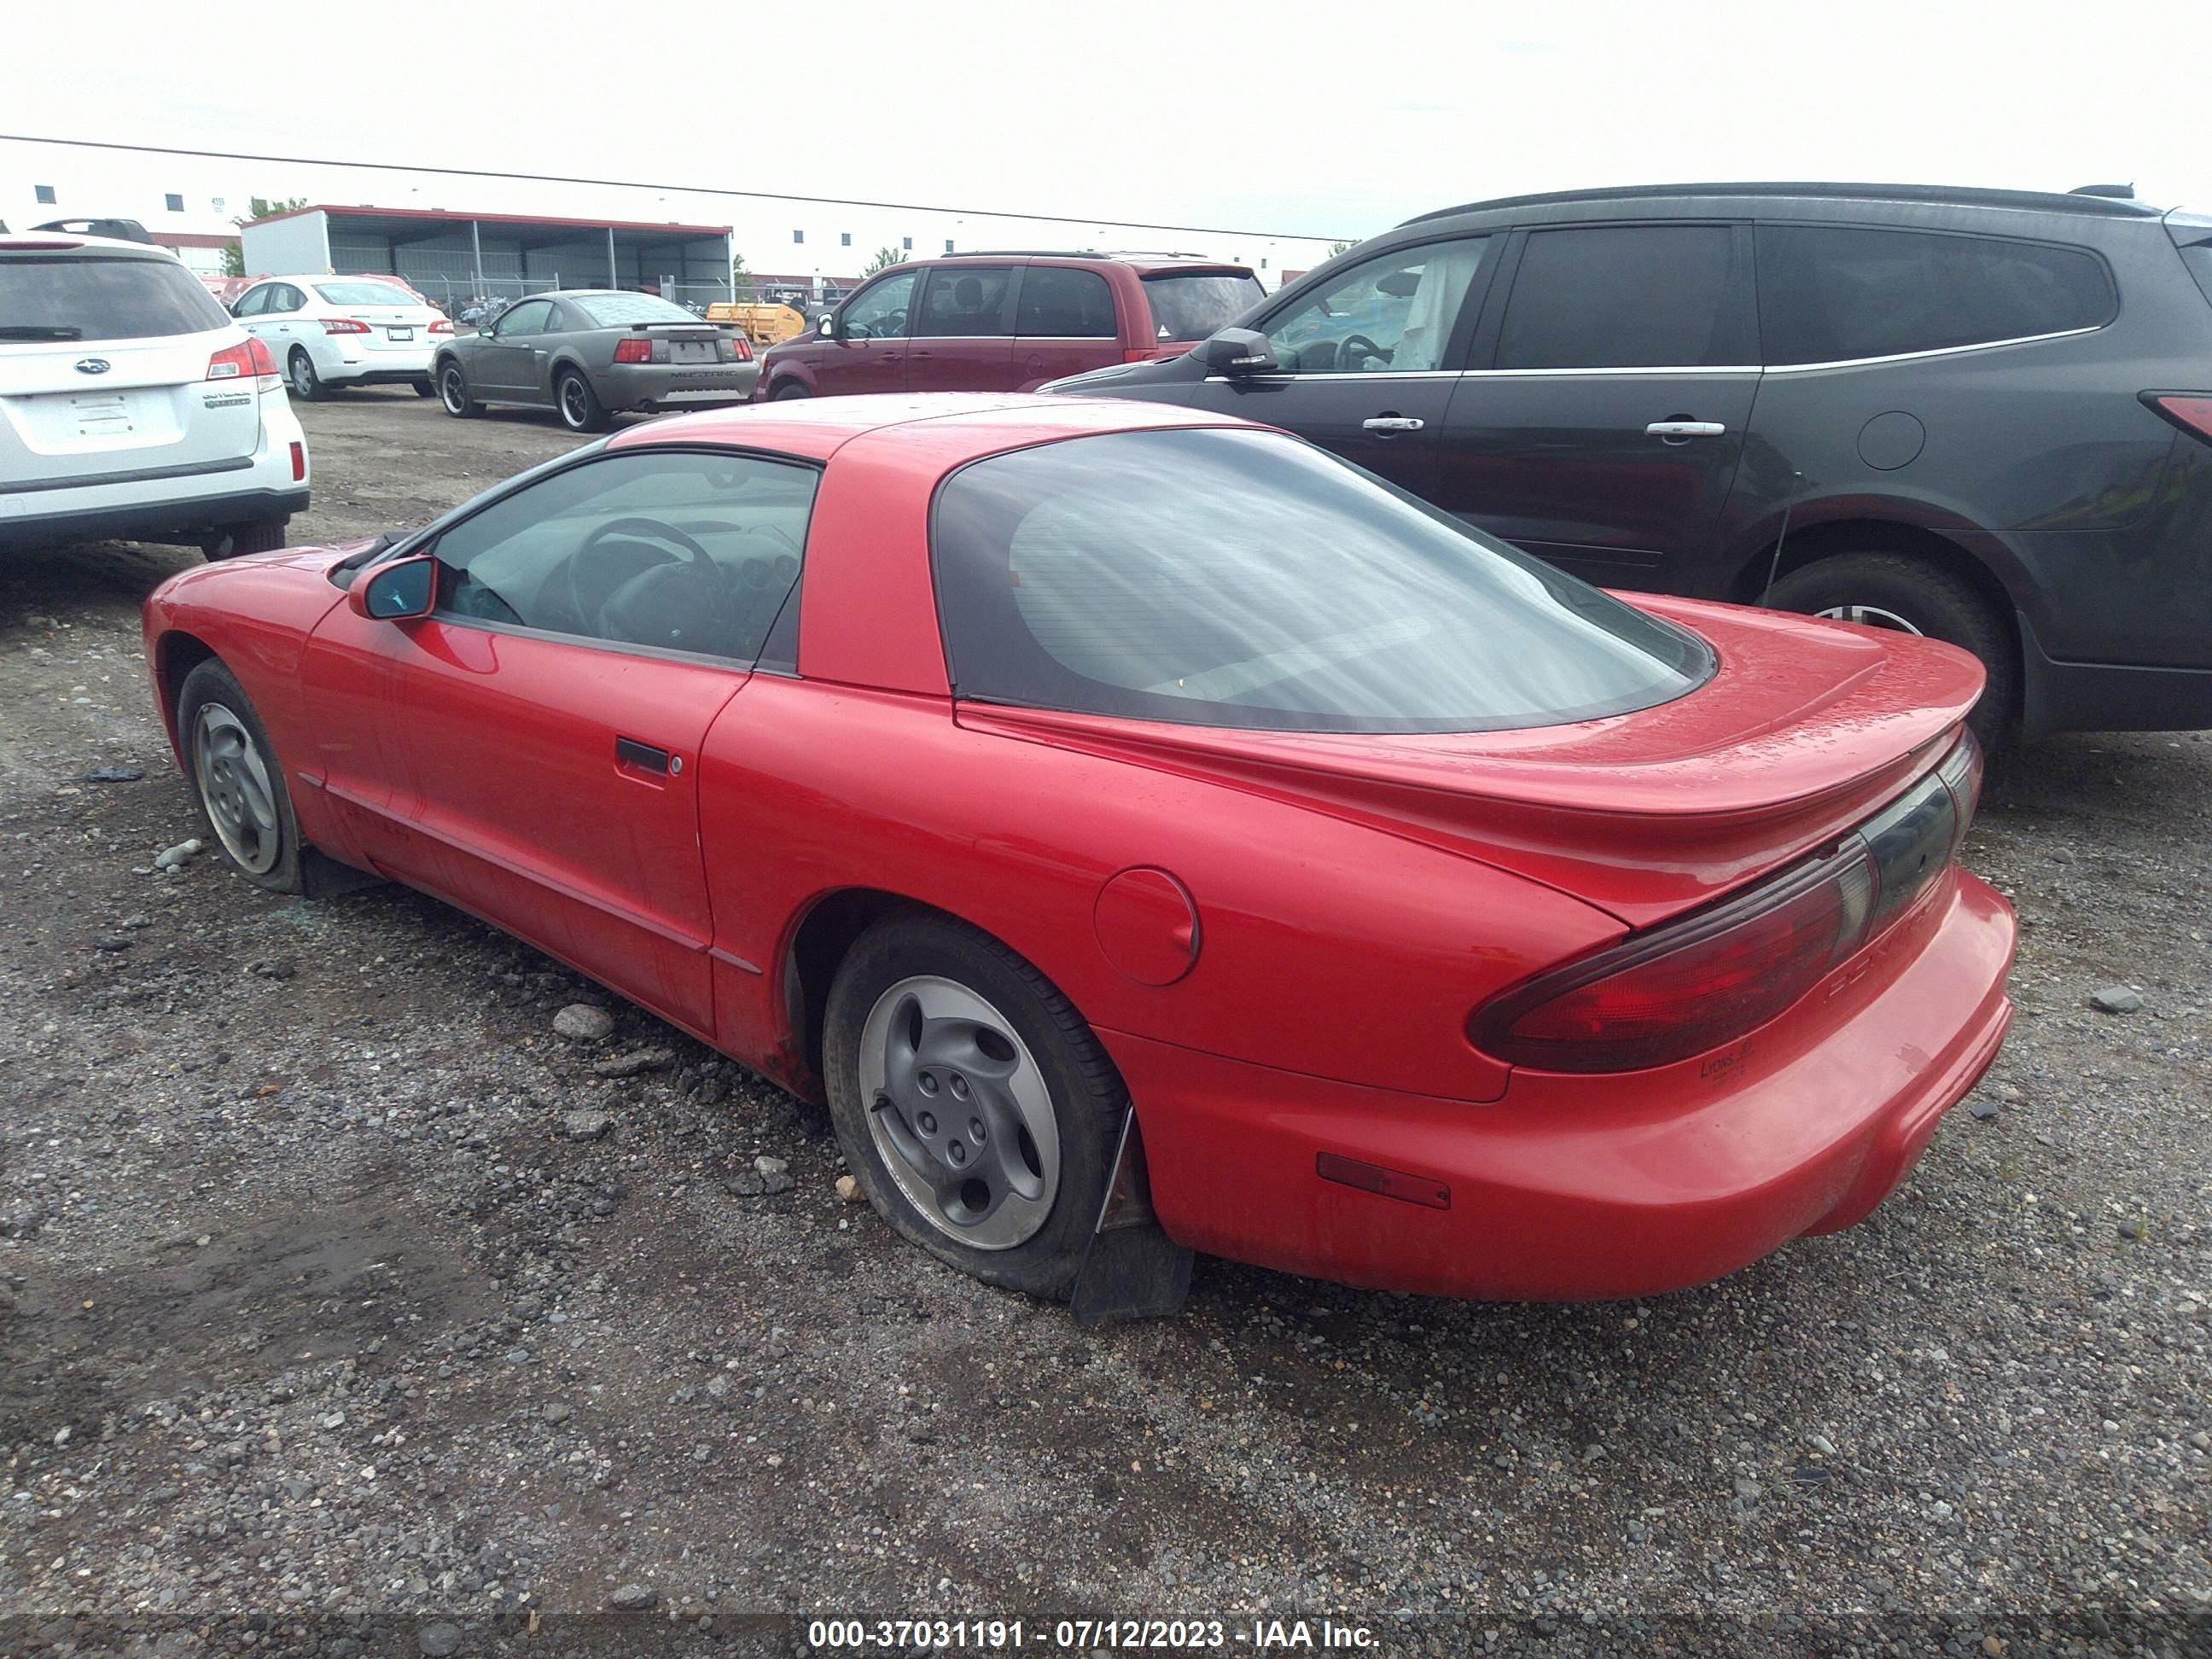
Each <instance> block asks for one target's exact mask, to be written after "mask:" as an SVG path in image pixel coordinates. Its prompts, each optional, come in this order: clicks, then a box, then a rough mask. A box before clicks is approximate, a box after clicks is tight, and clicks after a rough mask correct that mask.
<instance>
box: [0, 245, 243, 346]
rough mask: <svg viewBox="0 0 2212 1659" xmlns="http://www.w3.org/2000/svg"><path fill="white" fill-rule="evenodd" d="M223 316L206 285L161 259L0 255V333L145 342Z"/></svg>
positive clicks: (205, 326) (220, 321)
mask: <svg viewBox="0 0 2212 1659" xmlns="http://www.w3.org/2000/svg"><path fill="white" fill-rule="evenodd" d="M229 321H230V315H229V313H228V312H226V311H224V310H223V308H222V307H221V306H219V305H217V304H216V300H215V296H214V295H212V294H210V293H209V292H208V291H207V285H206V284H205V283H202V282H201V281H200V279H199V278H198V277H197V276H193V275H192V274H191V272H190V271H188V270H185V268H184V266H182V265H180V264H178V263H177V262H176V261H175V260H174V259H172V258H167V256H164V257H162V258H158V259H131V258H123V259H118V258H82V257H76V258H71V257H70V256H68V255H66V254H64V255H62V256H59V257H57V258H5V259H0V337H9V336H12V337H15V338H17V339H21V338H24V337H27V336H30V335H39V336H43V337H47V338H53V339H67V340H150V339H159V338H161V337H164V336H167V335H173V334H204V333H206V332H208V331H210V330H211V329H218V328H222V326H224V325H226V324H228V322H229Z"/></svg>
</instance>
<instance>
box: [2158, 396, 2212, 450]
mask: <svg viewBox="0 0 2212 1659" xmlns="http://www.w3.org/2000/svg"><path fill="white" fill-rule="evenodd" d="M2142 400H2143V402H2144V403H2146V404H2148V405H2149V406H2150V407H2151V408H2152V409H2153V410H2156V411H2157V412H2158V413H2159V414H2160V415H2163V416H2166V419H2167V420H2169V421H2171V422H2173V423H2174V425H2176V426H2178V427H2179V428H2181V429H2182V430H2183V431H2184V432H2186V433H2187V434H2188V435H2190V436H2191V437H2192V438H2202V439H2203V440H2204V441H2205V442H2207V443H2212V392H2144V393H2143V394H2142Z"/></svg>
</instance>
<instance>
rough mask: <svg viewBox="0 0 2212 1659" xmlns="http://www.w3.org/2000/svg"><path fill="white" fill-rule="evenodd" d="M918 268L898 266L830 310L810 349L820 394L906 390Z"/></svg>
mask: <svg viewBox="0 0 2212 1659" xmlns="http://www.w3.org/2000/svg"><path fill="white" fill-rule="evenodd" d="M920 284H921V272H920V271H918V270H897V271H893V272H891V273H890V275H889V276H881V277H878V278H877V280H876V281H874V282H872V283H869V284H868V286H867V287H866V288H864V289H861V290H860V292H859V293H858V294H855V295H854V296H853V297H852V298H851V299H850V300H848V301H846V302H845V304H844V306H843V307H842V308H841V309H839V310H838V311H837V312H836V313H835V318H836V320H835V322H834V323H833V324H832V326H831V329H830V331H828V332H827V333H825V334H824V335H823V337H821V344H820V346H819V348H818V349H817V350H816V352H815V353H814V377H815V385H816V386H817V387H818V388H819V389H820V391H821V392H822V393H823V395H824V396H842V395H844V394H846V393H848V392H903V391H905V390H906V352H907V327H908V322H909V321H910V319H911V317H912V313H913V309H914V294H915V289H916V288H917V287H918V286H919V285H920Z"/></svg>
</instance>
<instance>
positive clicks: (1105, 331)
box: [1014, 265, 1120, 340]
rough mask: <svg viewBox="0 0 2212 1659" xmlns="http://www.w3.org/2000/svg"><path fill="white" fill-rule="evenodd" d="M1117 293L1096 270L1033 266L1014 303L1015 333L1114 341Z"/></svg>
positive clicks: (1025, 275)
mask: <svg viewBox="0 0 2212 1659" xmlns="http://www.w3.org/2000/svg"><path fill="white" fill-rule="evenodd" d="M1014 332H1015V333H1017V334H1021V335H1028V336H1032V337H1042V338H1046V339H1060V340H1097V339H1109V340H1110V339H1113V338H1115V337H1117V336H1118V335H1119V333H1120V325H1118V324H1117V323H1116V322H1115V318H1114V290H1113V289H1110V288H1109V287H1108V286H1107V285H1106V279H1105V278H1104V277H1103V276H1100V275H1099V274H1098V273H1097V271H1095V270H1073V269H1070V268H1068V267H1066V266H1064V265H1031V266H1030V267H1029V269H1028V270H1024V271H1023V272H1022V286H1021V291H1020V293H1019V294H1018V295H1017V296H1016V298H1015V301H1014Z"/></svg>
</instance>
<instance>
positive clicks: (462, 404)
mask: <svg viewBox="0 0 2212 1659" xmlns="http://www.w3.org/2000/svg"><path fill="white" fill-rule="evenodd" d="M438 392H439V395H440V396H441V397H442V398H444V399H445V401H446V412H447V414H448V415H465V414H466V413H467V412H468V408H469V388H468V386H467V384H466V383H465V381H464V380H462V379H461V371H460V370H459V369H458V368H448V369H447V371H446V372H445V374H443V375H441V377H440V378H439V380H438Z"/></svg>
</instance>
